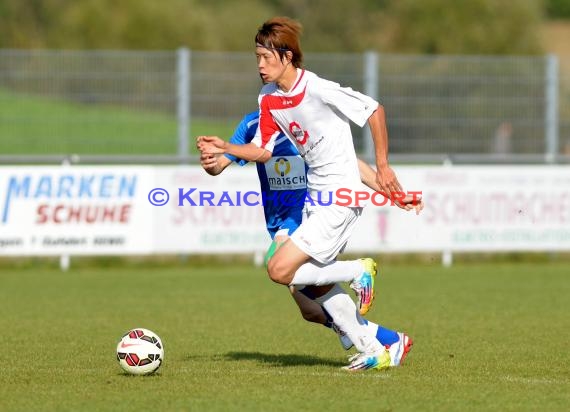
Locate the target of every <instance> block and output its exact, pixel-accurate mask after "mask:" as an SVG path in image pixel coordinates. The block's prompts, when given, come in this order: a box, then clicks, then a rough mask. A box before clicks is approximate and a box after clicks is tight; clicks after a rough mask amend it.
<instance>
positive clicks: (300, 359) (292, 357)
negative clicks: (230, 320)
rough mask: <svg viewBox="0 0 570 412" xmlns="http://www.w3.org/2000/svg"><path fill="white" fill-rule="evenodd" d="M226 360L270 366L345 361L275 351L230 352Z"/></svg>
mask: <svg viewBox="0 0 570 412" xmlns="http://www.w3.org/2000/svg"><path fill="white" fill-rule="evenodd" d="M224 358H225V359H226V360H233V361H242V360H255V361H258V362H260V363H265V364H269V365H270V366H300V365H303V366H316V365H325V366H334V367H341V366H344V363H342V362H339V361H336V360H331V359H325V358H318V357H316V356H310V355H296V354H274V353H261V352H228V353H226V354H225V355H224Z"/></svg>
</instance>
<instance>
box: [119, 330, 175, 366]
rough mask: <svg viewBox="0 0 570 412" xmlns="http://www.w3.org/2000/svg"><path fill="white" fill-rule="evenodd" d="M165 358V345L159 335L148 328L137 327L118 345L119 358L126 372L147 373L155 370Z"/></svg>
mask: <svg viewBox="0 0 570 412" xmlns="http://www.w3.org/2000/svg"><path fill="white" fill-rule="evenodd" d="M163 359H164V346H162V341H161V340H160V338H159V337H158V335H157V334H156V333H154V332H152V331H150V330H148V329H144V328H135V329H132V330H130V331H128V332H127V333H125V335H124V336H123V337H122V338H121V340H120V341H119V344H118V345H117V360H118V361H119V365H121V368H123V369H124V370H125V372H128V373H131V374H133V375H147V374H149V373H153V372H155V371H156V370H157V369H158V368H159V367H160V365H161V364H162V360H163Z"/></svg>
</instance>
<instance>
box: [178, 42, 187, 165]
mask: <svg viewBox="0 0 570 412" xmlns="http://www.w3.org/2000/svg"><path fill="white" fill-rule="evenodd" d="M177 77H178V78H177V80H178V81H177V93H176V94H177V102H176V106H177V117H178V156H180V157H187V156H188V155H189V150H188V149H189V144H188V136H189V133H190V50H188V49H187V48H185V47H182V48H180V49H178V51H177Z"/></svg>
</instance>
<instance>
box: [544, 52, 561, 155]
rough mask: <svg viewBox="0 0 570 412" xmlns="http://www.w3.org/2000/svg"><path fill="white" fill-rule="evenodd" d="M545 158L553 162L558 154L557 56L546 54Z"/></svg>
mask: <svg viewBox="0 0 570 412" xmlns="http://www.w3.org/2000/svg"><path fill="white" fill-rule="evenodd" d="M545 81H546V82H545V83H546V84H545V105H544V106H545V113H544V120H545V122H544V123H545V125H544V126H545V138H546V144H545V150H546V151H545V158H546V161H547V162H548V163H554V162H555V161H556V156H557V155H558V57H556V55H554V54H549V55H547V56H546V78H545Z"/></svg>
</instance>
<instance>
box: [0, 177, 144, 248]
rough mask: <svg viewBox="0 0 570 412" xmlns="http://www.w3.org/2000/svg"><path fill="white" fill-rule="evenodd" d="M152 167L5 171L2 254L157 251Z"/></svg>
mask: <svg viewBox="0 0 570 412" xmlns="http://www.w3.org/2000/svg"><path fill="white" fill-rule="evenodd" d="M153 179H154V170H153V169H152V168H149V167H128V166H121V167H110V166H101V167H85V166H55V167H54V166H45V167H42V166H25V167H1V168H0V255H11V256H13V255H16V256H18V255H38V256H41V255H60V254H73V255H115V254H132V253H136V254H144V253H151V252H152V245H153V237H152V231H151V230H148V229H149V227H152V226H148V227H147V226H145V224H148V223H149V222H151V219H152V212H153V211H152V209H150V208H148V207H146V204H145V202H144V199H145V197H146V194H144V193H143V192H142V191H141V188H142V187H144V186H148V185H152V182H153Z"/></svg>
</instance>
